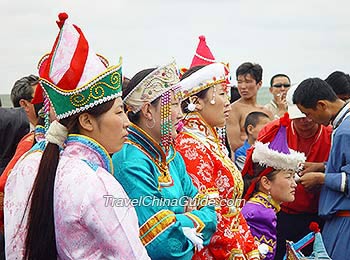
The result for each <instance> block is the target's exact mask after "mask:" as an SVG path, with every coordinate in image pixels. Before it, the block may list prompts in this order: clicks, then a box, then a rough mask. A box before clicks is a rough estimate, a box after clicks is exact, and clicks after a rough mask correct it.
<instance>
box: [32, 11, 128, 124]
mask: <svg viewBox="0 0 350 260" xmlns="http://www.w3.org/2000/svg"><path fill="white" fill-rule="evenodd" d="M58 18H59V21H57V24H58V26H59V28H60V32H59V34H58V36H57V38H56V40H55V42H54V45H53V47H52V50H51V52H50V53H49V54H48V55H46V56H44V57H43V58H42V59H41V61H40V63H39V75H40V78H41V79H40V83H41V85H42V87H43V89H44V91H45V92H46V94H47V96H48V98H49V100H50V102H51V104H52V106H53V108H54V110H55V112H56V115H57V118H58V119H61V118H65V117H68V116H70V115H72V114H75V113H79V112H81V111H84V110H87V109H89V108H91V107H93V106H96V105H99V104H101V103H104V102H107V101H109V100H111V99H114V98H116V97H119V96H121V77H122V74H121V63H120V64H118V65H117V66H111V67H108V61H107V60H106V59H105V58H103V57H101V56H100V55H97V54H96V53H95V52H94V51H93V50H92V48H91V46H90V45H89V43H88V41H87V40H86V38H85V36H84V34H83V32H82V30H81V29H80V28H79V27H78V26H76V25H75V24H71V23H70V22H69V21H67V18H68V15H67V14H66V13H61V14H59V16H58ZM107 67H108V68H107Z"/></svg>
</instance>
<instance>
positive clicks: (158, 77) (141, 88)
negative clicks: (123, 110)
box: [124, 61, 181, 151]
mask: <svg viewBox="0 0 350 260" xmlns="http://www.w3.org/2000/svg"><path fill="white" fill-rule="evenodd" d="M178 82H179V74H178V68H177V66H176V63H175V61H172V62H171V63H169V64H167V65H165V66H161V67H158V68H157V69H155V70H154V71H152V72H151V73H150V74H148V75H147V76H146V77H145V78H144V79H143V80H142V81H141V82H140V83H139V84H138V85H137V86H136V87H135V88H134V89H133V90H132V91H131V92H130V93H129V94H128V95H127V96H126V97H125V98H124V103H125V104H126V105H127V107H128V110H130V111H132V112H134V113H137V112H139V111H140V110H141V108H142V106H143V105H144V103H146V102H150V103H151V102H152V101H154V100H156V99H157V98H158V97H161V100H160V102H161V111H160V112H161V145H162V146H163V148H164V149H165V150H166V151H167V150H168V149H169V145H170V143H171V142H172V136H171V132H172V122H171V91H170V90H172V91H174V94H175V98H179V97H180V96H181V92H180V91H179V87H178V86H177V83H178Z"/></svg>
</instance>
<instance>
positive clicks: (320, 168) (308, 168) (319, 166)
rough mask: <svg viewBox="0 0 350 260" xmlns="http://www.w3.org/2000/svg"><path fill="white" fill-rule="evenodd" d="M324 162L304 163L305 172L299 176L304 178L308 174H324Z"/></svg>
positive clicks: (301, 172)
mask: <svg viewBox="0 0 350 260" xmlns="http://www.w3.org/2000/svg"><path fill="white" fill-rule="evenodd" d="M324 170H325V168H324V163H323V162H305V163H303V170H302V171H300V172H299V176H303V175H304V174H305V173H308V172H324Z"/></svg>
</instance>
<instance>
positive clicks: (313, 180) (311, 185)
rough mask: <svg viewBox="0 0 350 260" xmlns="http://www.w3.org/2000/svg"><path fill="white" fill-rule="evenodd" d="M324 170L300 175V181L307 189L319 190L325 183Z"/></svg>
mask: <svg viewBox="0 0 350 260" xmlns="http://www.w3.org/2000/svg"><path fill="white" fill-rule="evenodd" d="M324 176H325V175H324V173H323V172H308V173H305V174H304V175H303V176H301V177H300V179H299V182H298V183H300V184H301V185H303V186H304V188H305V189H306V190H307V191H311V192H313V191H318V190H320V188H321V187H322V185H323V184H324Z"/></svg>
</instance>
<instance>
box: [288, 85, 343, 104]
mask: <svg viewBox="0 0 350 260" xmlns="http://www.w3.org/2000/svg"><path fill="white" fill-rule="evenodd" d="M337 99H338V97H337V95H336V94H335V92H334V90H333V89H332V87H331V86H330V85H329V84H328V83H327V82H326V81H324V80H322V79H320V78H308V79H305V80H304V81H302V82H301V83H300V84H299V86H298V87H297V88H296V90H295V92H294V95H293V103H294V104H299V105H302V106H303V107H305V108H311V109H315V108H316V105H317V102H318V101H319V100H327V101H330V102H334V101H336V100H337Z"/></svg>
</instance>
